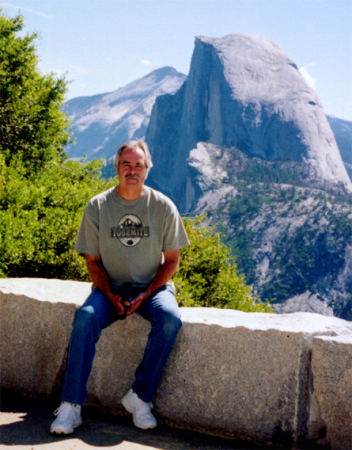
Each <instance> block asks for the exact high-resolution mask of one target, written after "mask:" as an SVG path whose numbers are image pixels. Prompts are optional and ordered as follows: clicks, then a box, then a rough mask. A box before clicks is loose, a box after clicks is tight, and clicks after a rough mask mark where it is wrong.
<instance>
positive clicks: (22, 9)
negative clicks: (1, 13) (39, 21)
mask: <svg viewBox="0 0 352 450" xmlns="http://www.w3.org/2000/svg"><path fill="white" fill-rule="evenodd" d="M1 7H2V8H9V9H15V10H16V11H18V10H21V11H26V12H29V13H32V14H36V15H37V16H42V17H46V18H47V19H53V18H54V17H53V16H50V15H49V14H46V13H43V12H41V11H36V10H35V9H32V8H24V7H22V6H17V5H14V4H13V3H2V4H1Z"/></svg>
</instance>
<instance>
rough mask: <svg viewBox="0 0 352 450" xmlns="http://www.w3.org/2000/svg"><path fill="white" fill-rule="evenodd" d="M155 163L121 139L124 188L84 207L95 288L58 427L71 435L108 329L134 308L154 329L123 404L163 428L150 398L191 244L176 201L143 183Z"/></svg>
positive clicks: (174, 322)
mask: <svg viewBox="0 0 352 450" xmlns="http://www.w3.org/2000/svg"><path fill="white" fill-rule="evenodd" d="M151 167H152V162H151V157H150V153H149V150H148V147H147V145H146V144H145V143H143V142H141V141H130V142H127V143H126V144H124V145H122V146H121V147H120V148H119V149H118V151H117V154H116V158H115V168H116V172H117V175H118V177H119V184H118V186H117V187H114V188H111V189H109V190H107V191H106V192H103V193H102V194H99V195H97V196H96V197H94V198H93V199H92V200H91V201H90V202H89V204H88V206H87V208H86V211H85V213H84V217H83V219H82V223H81V227H80V230H79V233H78V237H77V241H76V245H75V250H76V251H78V252H80V253H84V254H85V257H86V263H87V268H88V272H89V275H90V277H91V279H92V281H93V284H94V289H93V291H92V293H91V294H90V296H89V297H88V298H87V300H86V302H85V303H84V305H83V306H82V307H81V308H79V309H78V310H77V312H76V314H75V318H74V323H73V331H72V336H71V341H70V347H69V354H68V362H67V369H66V374H65V380H64V386H63V390H62V403H61V405H60V407H59V408H58V409H57V410H56V411H55V415H56V416H57V418H56V419H55V421H54V422H53V423H52V425H51V428H50V431H51V432H52V433H58V434H61V433H64V434H69V433H72V432H73V431H74V428H76V427H78V426H79V425H80V424H81V423H82V419H81V405H83V404H84V403H85V401H86V398H87V389H86V383H87V380H88V377H89V374H90V371H91V368H92V364H93V359H94V355H95V344H96V342H97V341H98V339H99V337H100V335H101V331H102V330H103V329H104V328H105V327H107V326H109V325H111V324H112V323H113V322H115V321H117V320H119V319H120V320H121V319H124V318H125V317H126V316H130V315H131V314H134V313H135V312H137V313H138V314H140V315H141V316H142V317H143V318H144V319H146V320H148V321H149V322H150V323H151V325H152V328H151V332H150V334H149V338H148V343H147V346H146V349H145V353H144V357H143V360H142V362H141V363H140V365H139V367H138V368H137V370H136V373H135V381H134V383H133V385H132V388H131V389H130V390H129V392H128V393H127V394H126V395H125V396H124V397H123V399H122V404H123V406H124V407H125V409H126V410H127V411H128V412H130V413H132V414H133V422H134V424H135V426H137V427H139V428H142V429H148V428H155V427H156V426H157V421H156V419H155V417H154V416H153V414H152V412H151V406H152V405H151V401H152V398H153V396H154V394H155V392H156V389H157V386H158V383H159V380H160V376H161V372H162V369H163V367H164V365H165V363H166V361H167V359H168V357H169V355H170V353H171V350H172V348H173V345H174V342H175V340H176V336H177V333H178V330H179V328H180V327H181V325H182V323H181V320H180V314H179V310H178V306H177V302H176V299H175V295H174V290H173V288H172V282H171V283H170V279H171V277H172V275H173V274H174V273H175V272H176V270H177V268H178V264H179V259H180V248H181V247H183V246H186V245H188V244H189V242H188V238H187V235H186V232H185V230H184V227H183V224H182V221H181V218H180V216H179V214H178V211H177V209H176V207H175V205H174V204H173V203H172V201H171V200H170V199H168V198H167V197H165V196H164V195H163V194H161V193H160V192H157V191H155V190H153V189H151V188H149V187H147V186H145V185H144V181H145V179H146V177H147V174H148V171H149V170H150V168H151ZM127 297H129V298H127ZM136 332H137V330H136Z"/></svg>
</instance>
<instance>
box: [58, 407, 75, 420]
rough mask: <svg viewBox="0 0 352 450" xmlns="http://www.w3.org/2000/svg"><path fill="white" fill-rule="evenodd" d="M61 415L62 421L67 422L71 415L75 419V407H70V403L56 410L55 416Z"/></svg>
mask: <svg viewBox="0 0 352 450" xmlns="http://www.w3.org/2000/svg"><path fill="white" fill-rule="evenodd" d="M60 413H62V416H61V417H60V419H62V420H67V419H68V418H69V417H70V415H71V417H72V419H74V418H75V413H74V409H73V405H69V404H68V403H65V404H63V405H60V406H59V407H58V408H57V409H56V410H55V412H54V415H55V416H58V415H59V414H60Z"/></svg>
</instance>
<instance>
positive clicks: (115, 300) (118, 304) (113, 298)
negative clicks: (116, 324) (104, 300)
mask: <svg viewBox="0 0 352 450" xmlns="http://www.w3.org/2000/svg"><path fill="white" fill-rule="evenodd" d="M107 297H108V299H109V300H110V302H111V303H112V304H113V305H114V306H115V308H116V309H117V311H118V312H117V314H119V315H120V316H124V315H125V308H124V306H123V304H122V303H123V302H122V297H120V296H119V295H117V294H113V293H111V294H109V295H108V296H107Z"/></svg>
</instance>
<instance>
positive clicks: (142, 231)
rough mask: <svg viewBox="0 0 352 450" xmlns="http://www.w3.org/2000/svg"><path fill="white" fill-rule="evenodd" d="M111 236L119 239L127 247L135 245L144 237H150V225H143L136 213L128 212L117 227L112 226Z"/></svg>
mask: <svg viewBox="0 0 352 450" xmlns="http://www.w3.org/2000/svg"><path fill="white" fill-rule="evenodd" d="M111 237H112V238H117V239H119V240H120V242H121V243H122V244H123V245H125V246H126V247H134V246H135V245H137V244H138V243H139V241H140V240H141V239H142V238H145V237H149V227H143V224H142V222H141V220H140V219H139V218H138V217H137V216H135V215H134V214H126V215H125V216H123V217H122V219H121V220H120V221H119V224H118V226H117V227H111Z"/></svg>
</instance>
